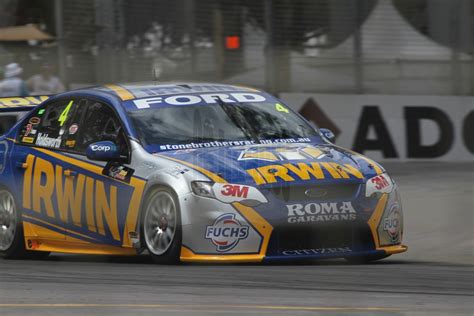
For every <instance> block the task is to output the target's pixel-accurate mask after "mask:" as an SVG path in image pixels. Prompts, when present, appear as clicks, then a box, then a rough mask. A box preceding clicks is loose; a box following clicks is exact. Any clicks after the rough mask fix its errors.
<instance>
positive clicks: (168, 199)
mask: <svg viewBox="0 0 474 316" xmlns="http://www.w3.org/2000/svg"><path fill="white" fill-rule="evenodd" d="M142 218H143V220H142V229H141V233H142V240H143V241H144V242H145V245H146V247H147V249H148V251H149V253H150V255H151V256H152V258H153V261H155V262H156V263H162V264H176V263H178V262H179V256H180V253H181V238H182V237H181V217H180V209H179V203H178V199H177V197H176V194H175V193H174V192H173V191H172V190H171V189H169V188H166V187H159V188H156V189H153V190H152V192H151V193H150V194H149V195H148V198H147V200H146V203H145V207H144V208H143V216H142Z"/></svg>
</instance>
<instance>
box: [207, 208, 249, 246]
mask: <svg viewBox="0 0 474 316" xmlns="http://www.w3.org/2000/svg"><path fill="white" fill-rule="evenodd" d="M248 235H249V227H248V226H247V225H242V224H240V222H239V221H238V220H236V219H235V215H234V214H230V213H229V214H223V215H221V216H219V217H218V218H217V219H216V220H215V221H214V224H213V225H212V226H207V227H206V239H210V240H211V241H212V243H213V244H214V245H215V246H216V249H217V251H218V252H227V251H229V250H232V249H233V248H234V247H235V246H237V244H238V243H239V241H240V240H241V239H245V238H247V237H248Z"/></svg>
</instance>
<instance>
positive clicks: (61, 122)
mask: <svg viewBox="0 0 474 316" xmlns="http://www.w3.org/2000/svg"><path fill="white" fill-rule="evenodd" d="M72 103H73V101H72V100H71V101H70V102H69V103H68V105H67V106H66V108H65V109H64V111H63V112H62V113H61V115H60V116H59V118H58V122H59V126H63V125H64V123H66V120H67V117H68V115H69V110H70V109H71V106H72Z"/></svg>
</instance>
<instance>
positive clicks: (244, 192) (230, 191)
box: [221, 184, 249, 198]
mask: <svg viewBox="0 0 474 316" xmlns="http://www.w3.org/2000/svg"><path fill="white" fill-rule="evenodd" d="M221 193H222V195H225V196H233V197H243V198H247V196H248V194H249V187H247V186H243V185H235V184H226V185H224V189H223V190H222V191H221Z"/></svg>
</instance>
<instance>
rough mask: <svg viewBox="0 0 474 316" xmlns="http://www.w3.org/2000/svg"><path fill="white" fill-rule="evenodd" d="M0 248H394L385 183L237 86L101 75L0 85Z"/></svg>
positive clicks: (392, 210) (284, 254)
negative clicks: (24, 92)
mask: <svg viewBox="0 0 474 316" xmlns="http://www.w3.org/2000/svg"><path fill="white" fill-rule="evenodd" d="M12 115H15V116H14V117H13V118H14V120H17V119H18V122H17V123H15V124H14V125H13V126H12V127H11V128H9V129H8V131H6V132H5V134H4V135H3V136H1V137H0V254H1V256H3V257H5V258H25V257H42V256H46V255H48V253H50V252H63V253H77V254H105V255H136V254H140V253H142V252H148V253H149V254H150V255H151V256H152V257H153V259H154V260H155V261H156V262H159V263H175V262H179V261H190V262H210V261H216V262H260V261H267V260H268V261H270V260H288V259H291V260H299V259H317V258H334V257H336V258H346V259H348V260H350V261H364V262H365V261H371V260H377V259H381V258H384V257H387V256H389V255H391V254H395V253H400V252H404V251H406V249H407V247H406V246H404V245H402V235H403V216H402V207H401V201H400V197H399V194H398V191H397V186H396V184H395V182H394V181H393V179H392V178H391V177H390V176H389V175H388V174H387V172H386V171H385V170H384V169H383V168H382V167H381V166H380V165H379V164H377V163H376V162H374V161H372V160H370V159H368V158H366V157H364V156H362V155H360V154H357V153H355V152H353V151H351V150H348V149H344V148H340V147H338V146H336V145H334V144H333V143H332V142H331V141H332V139H333V137H334V135H333V134H332V133H331V131H329V130H326V129H317V128H315V127H313V126H311V125H310V124H309V123H308V122H307V121H306V120H305V119H304V118H302V117H301V116H299V115H298V114H297V113H295V112H293V111H292V110H291V109H290V108H289V107H288V106H287V105H285V104H284V103H283V102H282V101H281V100H278V99H277V98H275V97H273V96H271V95H269V94H267V93H264V92H261V91H258V90H255V89H251V88H246V87H238V86H230V85H222V84H204V83H202V84H198V83H172V84H171V83H170V84H136V85H106V86H100V87H94V88H89V89H82V90H76V91H72V92H66V93H62V94H59V95H56V96H53V97H27V98H15V97H12V98H3V99H0V121H2V120H3V122H4V123H3V124H7V123H5V122H8V121H9V120H10V121H12Z"/></svg>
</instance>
